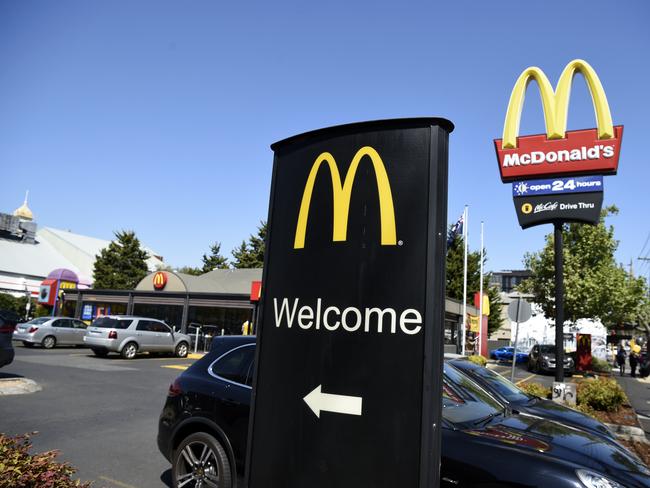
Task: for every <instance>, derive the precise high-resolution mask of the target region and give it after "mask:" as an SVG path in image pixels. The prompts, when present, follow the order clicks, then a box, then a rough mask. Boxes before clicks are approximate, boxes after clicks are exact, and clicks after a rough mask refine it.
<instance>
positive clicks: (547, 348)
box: [539, 346, 555, 354]
mask: <svg viewBox="0 0 650 488" xmlns="http://www.w3.org/2000/svg"><path fill="white" fill-rule="evenodd" d="M539 350H540V352H542V353H545V354H555V346H539Z"/></svg>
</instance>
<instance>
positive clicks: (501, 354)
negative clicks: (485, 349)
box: [490, 347, 528, 363]
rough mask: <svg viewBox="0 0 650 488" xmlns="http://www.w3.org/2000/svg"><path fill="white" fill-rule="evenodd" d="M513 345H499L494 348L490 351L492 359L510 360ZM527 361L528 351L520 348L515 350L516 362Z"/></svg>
mask: <svg viewBox="0 0 650 488" xmlns="http://www.w3.org/2000/svg"><path fill="white" fill-rule="evenodd" d="M514 350H515V348H514V347H500V348H498V349H495V350H494V351H492V352H491V353H490V357H491V358H492V359H496V360H497V361H512V354H513V352H514ZM526 361H528V353H527V352H526V351H522V350H520V349H518V350H517V363H525V362H526Z"/></svg>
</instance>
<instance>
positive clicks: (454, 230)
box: [447, 214, 464, 247]
mask: <svg viewBox="0 0 650 488" xmlns="http://www.w3.org/2000/svg"><path fill="white" fill-rule="evenodd" d="M463 216H464V215H463V214H461V215H460V218H459V219H458V220H457V221H456V223H455V224H454V225H452V226H451V228H450V229H449V233H448V234H447V247H449V246H451V243H452V242H454V239H455V238H456V236H457V235H459V234H462V233H463V225H464V224H463Z"/></svg>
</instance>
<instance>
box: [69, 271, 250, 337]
mask: <svg viewBox="0 0 650 488" xmlns="http://www.w3.org/2000/svg"><path fill="white" fill-rule="evenodd" d="M261 280H262V270H261V269H215V270H213V271H210V272H209V273H205V274H203V275H200V276H193V275H188V274H184V273H176V272H172V271H157V272H154V273H150V274H149V275H147V276H145V277H144V278H143V279H142V280H141V281H140V283H138V285H137V286H136V287H135V289H134V290H92V289H90V290H71V291H66V293H65V296H64V301H65V305H64V310H65V312H64V315H68V316H74V317H77V318H80V319H81V320H86V321H90V320H93V319H95V318H96V317H98V316H101V315H138V316H143V317H151V318H156V319H160V320H164V321H165V322H167V324H169V325H170V326H172V327H174V328H175V329H176V330H179V331H183V332H185V331H187V329H188V326H191V325H193V324H200V325H202V326H205V325H210V326H215V327H217V328H218V329H219V330H220V331H221V330H222V331H223V333H224V334H240V333H241V327H242V324H243V323H244V322H246V321H252V320H254V312H255V309H256V306H257V297H254V298H255V300H251V285H252V283H253V282H256V281H261Z"/></svg>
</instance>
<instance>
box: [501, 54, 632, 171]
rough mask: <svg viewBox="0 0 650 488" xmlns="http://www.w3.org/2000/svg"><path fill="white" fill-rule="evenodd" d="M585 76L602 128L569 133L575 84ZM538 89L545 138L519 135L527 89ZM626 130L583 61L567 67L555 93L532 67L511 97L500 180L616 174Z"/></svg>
mask: <svg viewBox="0 0 650 488" xmlns="http://www.w3.org/2000/svg"><path fill="white" fill-rule="evenodd" d="M576 73H582V75H583V76H584V78H585V81H586V83H587V87H588V88H589V91H590V93H591V98H592V100H593V104H594V110H595V113H596V123H597V125H598V128H597V129H583V130H576V131H567V130H566V125H567V116H568V110H569V97H570V94H571V83H572V82H573V78H574V76H575V75H576ZM532 80H535V81H536V82H537V85H538V87H539V92H540V95H541V98H542V107H543V110H544V121H545V123H546V134H540V135H532V136H519V121H520V118H521V109H522V107H523V104H524V95H525V93H526V87H527V86H528V84H529V83H530V82H531V81H532ZM622 138H623V126H622V125H619V126H614V125H613V124H612V115H611V113H610V111H609V104H608V103H607V97H606V96H605V91H604V90H603V86H602V84H601V83H600V79H599V78H598V75H597V74H596V72H595V71H594V69H593V68H592V67H591V66H590V65H589V64H588V63H587V62H586V61H582V60H580V59H576V60H573V61H571V62H570V63H569V64H567V65H566V67H565V68H564V71H562V74H561V75H560V80H559V81H558V84H557V87H556V89H555V90H553V87H552V86H551V83H550V81H549V80H548V78H547V77H546V75H545V74H544V72H543V71H542V70H540V69H539V68H537V67H530V68H527V69H525V70H524V72H523V73H521V75H520V76H519V78H518V79H517V82H516V83H515V86H514V88H513V90H512V94H511V95H510V102H509V103H508V111H507V113H506V120H505V123H504V127H503V137H502V138H501V139H495V141H494V145H495V149H496V152H497V159H498V161H499V171H500V172H501V180H502V181H503V182H504V183H505V182H510V181H516V180H528V179H533V178H542V177H550V176H565V175H590V174H600V175H614V174H616V171H617V169H618V157H619V154H620V151H621V140H622Z"/></svg>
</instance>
